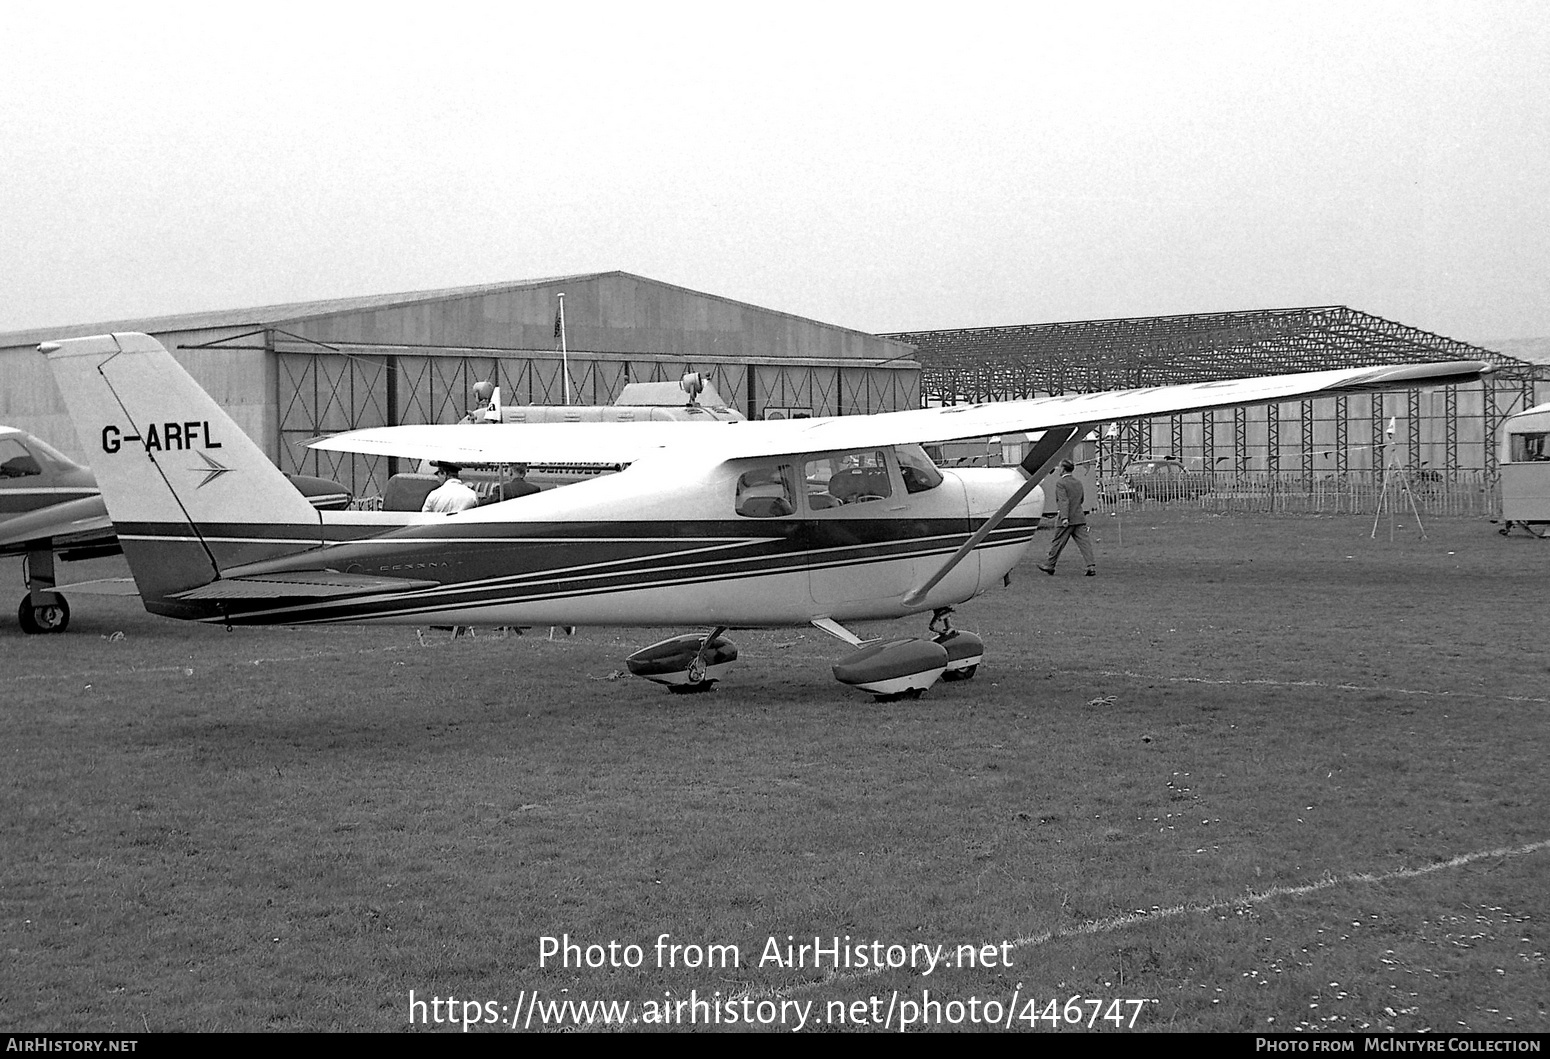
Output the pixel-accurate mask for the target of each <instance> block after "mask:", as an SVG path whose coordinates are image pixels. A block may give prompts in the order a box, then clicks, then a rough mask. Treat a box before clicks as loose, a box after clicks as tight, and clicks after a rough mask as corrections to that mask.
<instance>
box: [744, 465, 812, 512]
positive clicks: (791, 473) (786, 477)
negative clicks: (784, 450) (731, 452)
mask: <svg viewBox="0 0 1550 1059" xmlns="http://www.w3.org/2000/svg"><path fill="white" fill-rule="evenodd" d="M796 497H797V494H796V468H794V467H793V466H792V465H791V464H789V463H777V464H767V465H765V466H762V467H751V468H749V469H748V470H746V471H744V472H743V474H742V475H741V477H739V478H738V479H737V513H738V514H739V515H743V516H745V517H747V518H780V517H782V516H784V515H790V514H792V513H794V512H795V511H796Z"/></svg>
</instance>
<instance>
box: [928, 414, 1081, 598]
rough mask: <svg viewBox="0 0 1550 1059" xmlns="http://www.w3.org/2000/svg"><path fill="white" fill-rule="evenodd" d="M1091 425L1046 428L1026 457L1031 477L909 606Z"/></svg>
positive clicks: (990, 530)
mask: <svg viewBox="0 0 1550 1059" xmlns="http://www.w3.org/2000/svg"><path fill="white" fill-rule="evenodd" d="M1091 429H1092V427H1091V426H1072V427H1052V428H1050V429H1049V430H1046V431H1045V432H1044V436H1043V437H1042V438H1040V439H1039V440H1038V441H1037V442H1035V443H1034V446H1033V448H1032V449H1031V450H1030V451H1029V452H1028V455H1027V456H1026V457H1024V458H1023V462H1022V468H1023V473H1024V474H1026V475H1028V480H1027V481H1026V482H1024V483H1023V484H1022V485H1020V486H1018V488H1017V492H1015V493H1013V494H1012V495H1011V496H1010V497H1009V498H1008V499H1007V501H1006V503H1004V504H1002V505H1001V506H1000V507H999V508H997V509H996V513H995V514H994V515H991V516H990V518H988V519H986V520H985V524H984V525H983V526H981V527H980V528H979V529H977V530H975V531H974V534H973V535H972V536H971V537H970V538H969V539H968V540H966V541H964V542H963V547H961V548H959V549H958V550H957V551H956V552H954V553H953V556H952V558H951V559H948V560H947V562H945V563H943V564H942V568H941V569H940V570H938V571H937V572H936V573H934V574H932V575H931V576H930V577H928V578H927V579H926V580H925V582H924V583H923V584H921V585H920V586H919V587H917V588H913V589H911V590H910V591H909V592H908V593H906V594H905V596H904V605H905V606H907V607H918V606H920V604H921V603H923V602H924V601H925V599H926V596H927V595H928V594H929V593H930V592H931V590H932V589H933V588H935V587H936V586H937V582H939V581H941V580H942V578H944V577H946V576H947V575H948V574H949V573H951V572H952V569H953V567H955V566H957V565H958V564H959V563H961V562H963V558H964V556H966V555H968V554H969V553H970V552H972V551H973V550H974V549H975V548H978V547H979V545H980V542H981V541H983V540H984V539H985V538H986V537H988V536H990V535H991V533H993V532H995V529H996V527H997V526H999V525H1001V522H1002V520H1004V519H1005V518H1006V517H1007V516H1008V515H1010V514H1011V513H1012V509H1013V508H1015V507H1017V505H1018V504H1021V503H1022V502H1023V499H1024V498H1025V497H1027V495H1028V494H1029V493H1031V492H1033V487H1034V486H1036V485H1038V484H1039V483H1040V482H1042V481H1043V480H1044V476H1045V475H1047V474H1048V473H1049V472H1050V468H1052V467H1054V466H1055V461H1056V460H1058V459H1059V458H1060V454H1061V453H1062V452H1064V451H1065V449H1066V444H1067V443H1068V442H1069V441H1070V440H1071V439H1072V438H1073V437H1080V436H1081V435H1082V434H1084V433H1086V432H1087V431H1088V430H1091Z"/></svg>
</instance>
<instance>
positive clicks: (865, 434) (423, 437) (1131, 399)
mask: <svg viewBox="0 0 1550 1059" xmlns="http://www.w3.org/2000/svg"><path fill="white" fill-rule="evenodd" d="M1490 370H1491V367H1490V365H1489V364H1487V363H1484V362H1482V361H1452V362H1446V363H1436V364H1406V365H1389V366H1382V367H1371V368H1342V369H1338V370H1335V371H1317V372H1302V373H1298V374H1294V375H1266V376H1259V377H1256V378H1250V379H1225V380H1221V381H1216V382H1199V383H1185V384H1182V385H1175V386H1151V387H1145V388H1142V389H1135V390H1109V391H1104V392H1099V393H1080V394H1066V395H1063V396H1059V397H1040V398H1034V399H1032V400H1022V401H996V402H990V403H986V404H967V405H950V406H945V407H940V408H920V409H913V410H910V411H904V412H883V413H878V414H876V415H863V416H833V417H826V418H818V419H795V420H778V421H765V422H759V421H754V422H744V423H600V424H586V425H585V429H582V425H581V424H570V423H547V424H526V425H521V426H518V425H515V424H513V425H493V424H491V425H484V424H467V425H462V424H460V425H456V426H452V425H436V424H426V425H420V426H398V427H373V428H369V429H366V430H354V431H348V432H346V433H342V434H336V435H334V436H332V437H329V438H324V439H321V440H319V441H314V442H312V443H311V445H310V447H312V448H314V449H322V450H327V451H331V452H353V453H359V454H363V455H378V456H400V457H409V458H415V459H429V460H444V461H447V462H450V463H458V464H475V463H514V462H526V463H546V462H578V463H620V464H623V463H633V462H635V461H636V460H638V459H641V458H642V457H645V456H647V455H650V454H652V453H655V452H661V451H663V450H687V449H697V450H700V451H712V452H714V453H715V454H716V455H717V456H719V457H720V458H722V459H736V458H740V457H752V456H775V455H783V454H786V453H794V452H820V451H824V450H831V449H846V448H854V447H863V446H874V445H903V444H909V443H912V442H915V443H932V442H942V441H957V440H960V439H962V438H975V437H985V436H987V435H991V434H1007V433H1017V432H1023V431H1040V430H1049V429H1051V428H1055V427H1077V426H1086V425H1092V424H1096V423H1106V422H1111V421H1113V420H1122V419H1139V418H1145V417H1150V416H1159V415H1172V414H1177V413H1182V412H1196V411H1203V410H1205V409H1211V408H1231V407H1235V406H1238V405H1253V404H1271V403H1276V402H1280V401H1298V400H1309V399H1313V398H1318V397H1335V396H1339V395H1341V394H1359V393H1372V392H1380V391H1384V390H1398V389H1412V388H1416V387H1429V386H1449V385H1455V384H1459V383H1468V382H1474V381H1477V380H1478V379H1479V378H1480V377H1481V376H1482V375H1484V374H1486V373H1488V372H1489V371H1490Z"/></svg>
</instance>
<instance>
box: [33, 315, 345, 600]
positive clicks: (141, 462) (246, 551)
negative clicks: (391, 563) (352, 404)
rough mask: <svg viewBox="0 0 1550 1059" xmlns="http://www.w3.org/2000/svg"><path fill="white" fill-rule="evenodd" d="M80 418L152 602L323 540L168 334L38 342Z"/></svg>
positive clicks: (308, 508) (304, 506)
mask: <svg viewBox="0 0 1550 1059" xmlns="http://www.w3.org/2000/svg"><path fill="white" fill-rule="evenodd" d="M38 351H39V352H40V353H43V354H44V355H45V356H47V357H48V361H49V367H50V368H51V369H52V370H53V372H54V379H55V381H56V382H57V383H58V385H59V390H60V392H61V393H62V394H63V395H64V398H65V402H66V404H67V406H68V407H69V409H70V415H71V418H72V419H73V420H74V421H75V430H76V434H77V436H78V437H79V438H80V442H81V447H82V448H83V449H85V450H86V452H87V453H88V454H89V455H88V460H89V462H90V464H91V467H92V470H93V471H94V472H95V473H96V476H97V482H98V485H99V486H100V487H101V489H102V496H103V499H104V500H105V501H106V503H107V507H108V517H109V518H111V519H112V520H113V524H114V527H115V529H116V531H117V533H118V537H119V543H120V544H121V545H122V546H123V549H124V554H125V556H126V558H128V560H129V564H130V569H131V570H132V571H133V572H134V575H135V581H136V583H137V584H138V585H139V587H140V594H141V596H142V597H143V598H144V600H145V604H146V608H147V609H149V610H152V611H154V612H157V613H172V612H174V611H178V612H181V610H182V609H183V608H182V606H181V605H179V604H176V603H174V602H169V601H167V600H165V598H164V597H166V596H167V595H168V594H170V593H173V592H178V591H181V590H184V589H188V588H194V587H197V586H199V585H203V584H207V583H208V582H210V581H213V580H215V579H216V578H217V577H218V576H219V575H220V571H221V570H222V569H225V568H227V567H231V566H236V565H239V564H241V563H246V562H254V561H257V560H260V559H266V558H271V557H274V556H279V555H287V554H291V553H293V552H296V551H302V550H305V549H307V548H312V547H316V546H318V545H319V544H320V543H321V536H322V534H321V529H320V526H321V523H320V518H321V516H320V515H319V514H318V512H317V511H316V510H315V509H314V508H313V507H312V505H311V504H310V503H308V502H307V500H306V498H305V497H303V496H302V495H301V494H300V493H299V492H297V491H296V488H295V487H294V486H293V485H291V483H290V482H289V481H288V480H287V479H286V477H285V475H284V474H282V473H281V472H280V470H279V468H277V467H275V465H274V464H273V463H271V462H270V461H269V458H268V457H267V456H265V455H264V453H263V451H262V450H261V449H260V448H259V447H258V446H257V445H255V444H254V443H253V441H252V440H251V439H250V438H249V437H248V436H247V435H246V434H244V433H243V432H242V429H241V428H240V427H238V426H237V424H236V423H235V422H233V421H232V419H231V417H230V416H228V415H227V414H226V413H225V412H224V411H222V410H221V407H220V406H219V405H218V404H216V403H215V401H214V400H213V399H212V398H211V397H210V395H209V394H207V393H205V391H204V390H203V389H201V388H200V386H199V384H198V383H196V382H195V381H194V380H193V377H192V376H190V375H189V374H188V372H186V371H184V370H183V368H182V366H180V365H179V364H178V362H177V361H175V360H173V358H172V355H171V354H170V353H168V352H167V351H166V350H165V349H164V348H162V345H161V343H159V342H157V341H156V340H155V339H154V338H151V337H150V336H148V335H142V334H134V333H126V334H114V335H98V336H95V337H92V338H76V339H69V340H67V341H62V342H49V343H45V344H44V345H42V346H39V347H38Z"/></svg>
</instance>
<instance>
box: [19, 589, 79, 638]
mask: <svg viewBox="0 0 1550 1059" xmlns="http://www.w3.org/2000/svg"><path fill="white" fill-rule="evenodd" d="M49 595H51V596H52V597H53V598H52V599H51V600H49V601H48V602H45V603H34V602H33V601H32V597H33V593H31V592H29V593H27V594H26V595H25V596H23V597H22V601H21V605H20V606H18V607H17V608H16V622H17V624H18V625H20V626H21V627H22V632H24V633H27V634H28V635H29V636H41V635H44V634H46V633H55V632H64V631H65V630H66V629H67V628H69V627H70V604H68V603H66V602H65V597H64V596H61V595H59V594H58V593H49Z"/></svg>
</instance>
